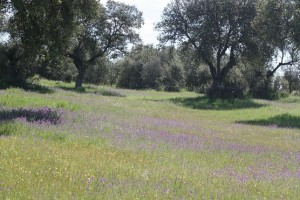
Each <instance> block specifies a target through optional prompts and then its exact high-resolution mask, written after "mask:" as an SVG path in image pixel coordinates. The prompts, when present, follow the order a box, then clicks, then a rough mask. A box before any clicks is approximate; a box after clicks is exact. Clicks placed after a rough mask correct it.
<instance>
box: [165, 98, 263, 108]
mask: <svg viewBox="0 0 300 200" xmlns="http://www.w3.org/2000/svg"><path fill="white" fill-rule="evenodd" d="M170 101H171V102H173V103H174V104H176V105H181V106H184V107H188V108H192V109H199V110H237V109H256V108H261V107H263V106H265V105H264V104H259V103H256V102H254V101H253V100H251V99H226V100H225V99H209V98H207V97H205V96H201V97H194V98H182V97H178V98H173V99H170Z"/></svg>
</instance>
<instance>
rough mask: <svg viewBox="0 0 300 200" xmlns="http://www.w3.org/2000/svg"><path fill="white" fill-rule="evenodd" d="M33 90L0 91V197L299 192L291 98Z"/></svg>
mask: <svg viewBox="0 0 300 200" xmlns="http://www.w3.org/2000/svg"><path fill="white" fill-rule="evenodd" d="M41 84H43V87H44V86H47V90H46V89H44V90H42V89H41V88H42V87H41V88H40V89H38V90H33V89H32V90H27V91H25V90H22V89H14V88H11V89H7V90H1V91H0V93H1V95H0V104H1V108H0V116H1V122H0V135H1V137H0V143H1V145H0V160H1V165H0V198H1V199H30V198H34V199H53V198H59V199H70V198H72V199H135V198H143V199H168V198H170V199H199V198H202V199H209V198H212V199H264V198H265V199H297V198H298V196H299V191H300V190H299V185H300V184H299V181H300V174H299V173H300V171H299V170H300V165H299V163H300V162H299V159H300V156H299V155H300V154H299V148H300V146H299V145H300V143H299V128H300V124H299V119H300V115H299V110H300V104H299V102H300V98H299V97H290V98H286V99H282V100H278V101H267V100H210V99H208V98H206V97H204V96H198V95H197V94H196V93H193V92H181V93H166V92H157V91H153V90H152V91H151V90H147V91H136V90H126V89H115V88H111V87H104V86H95V85H84V86H85V90H74V89H73V87H74V85H73V83H71V84H66V83H62V82H53V81H47V80H42V81H41Z"/></svg>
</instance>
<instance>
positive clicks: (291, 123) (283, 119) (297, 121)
mask: <svg viewBox="0 0 300 200" xmlns="http://www.w3.org/2000/svg"><path fill="white" fill-rule="evenodd" d="M237 123H241V124H248V125H258V126H270V127H280V128H297V129H300V117H299V116H293V115H290V114H282V115H277V116H274V117H270V118H268V119H260V120H249V121H238V122H237Z"/></svg>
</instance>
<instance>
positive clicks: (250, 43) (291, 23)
mask: <svg viewBox="0 0 300 200" xmlns="http://www.w3.org/2000/svg"><path fill="white" fill-rule="evenodd" d="M299 22H300V2H299V1H297V0H287V1H278V0H172V1H171V2H170V3H169V4H168V5H167V7H166V8H165V9H164V12H163V13H162V19H161V21H160V22H159V23H158V24H156V30H158V31H160V36H159V40H160V42H161V44H160V45H159V46H158V47H153V46H151V45H142V44H141V40H140V38H139V35H138V33H137V31H138V29H139V28H141V26H142V25H143V17H142V13H141V12H140V11H139V10H137V8H136V7H135V6H130V5H126V4H124V3H119V2H114V1H108V2H107V3H106V4H105V6H104V5H103V4H101V2H99V1H97V0H88V1H82V0H54V1H48V0H31V1H22V0H11V1H0V34H1V40H0V41H1V42H0V86H1V87H2V88H4V87H9V86H11V85H12V86H20V87H22V86H24V84H27V83H28V82H30V80H31V79H32V77H34V76H35V75H40V76H42V77H46V78H48V79H54V80H63V81H68V82H71V81H75V83H76V84H75V87H77V88H78V87H82V84H83V83H84V82H86V83H95V84H110V85H116V86H117V87H122V88H130V89H155V90H165V91H180V90H181V89H187V90H192V91H197V92H200V93H206V94H207V95H208V96H209V97H211V98H243V97H245V96H251V97H257V98H268V99H271V98H278V97H280V96H283V95H288V94H289V93H292V92H296V93H297V91H299V90H300V78H299V75H300V71H299V61H300V50H299V45H300V23H299ZM129 45H130V46H132V48H131V49H130V50H128V46H129ZM278 71H279V72H280V73H277V72H278Z"/></svg>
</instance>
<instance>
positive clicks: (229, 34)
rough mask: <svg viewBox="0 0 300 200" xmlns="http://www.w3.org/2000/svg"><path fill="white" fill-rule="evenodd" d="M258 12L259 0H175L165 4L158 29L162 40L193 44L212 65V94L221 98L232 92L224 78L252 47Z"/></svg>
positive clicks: (204, 59) (196, 52) (195, 50)
mask: <svg viewBox="0 0 300 200" xmlns="http://www.w3.org/2000/svg"><path fill="white" fill-rule="evenodd" d="M255 13H256V12H255V1H242V0H240V1H236V0H226V1H219V0H214V1H210V0H194V1H187V0H174V1H172V2H171V3H170V4H168V6H167V7H166V8H165V10H164V13H163V19H162V21H161V22H160V23H158V25H157V29H158V30H160V31H161V36H160V39H161V41H162V42H178V43H179V44H183V45H186V44H188V45H190V46H191V50H193V51H194V54H195V55H196V56H197V58H198V59H200V60H201V61H203V63H205V64H206V65H207V66H208V67H209V69H210V74H211V78H212V80H213V83H212V85H211V88H210V90H209V92H208V95H209V96H211V97H217V98H218V97H221V96H224V95H223V94H224V93H228V92H229V93H230V91H227V89H226V88H224V85H223V82H224V80H225V78H226V77H227V76H228V73H229V71H230V70H231V69H232V68H233V67H234V66H236V64H237V62H238V59H237V58H238V57H239V56H241V55H242V54H243V52H244V51H246V50H251V49H252V48H251V46H253V44H254V37H255V34H254V31H253V30H254V29H253V26H252V22H253V20H254V17H255ZM210 94H211V95H210ZM225 96H227V95H225Z"/></svg>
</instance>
